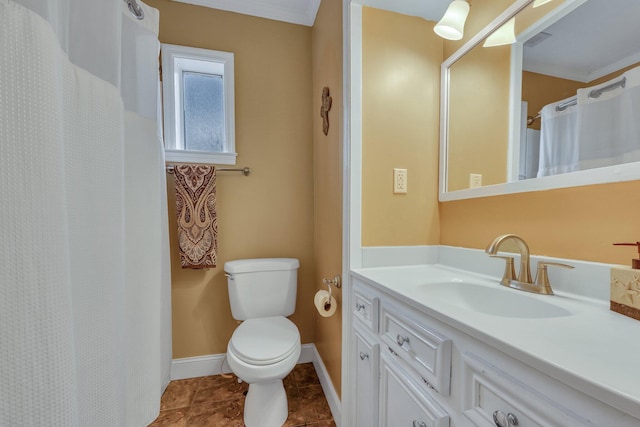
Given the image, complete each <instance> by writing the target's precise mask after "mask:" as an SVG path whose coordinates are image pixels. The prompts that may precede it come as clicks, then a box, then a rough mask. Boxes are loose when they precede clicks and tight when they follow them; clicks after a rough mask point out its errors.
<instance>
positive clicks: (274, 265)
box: [224, 258, 300, 274]
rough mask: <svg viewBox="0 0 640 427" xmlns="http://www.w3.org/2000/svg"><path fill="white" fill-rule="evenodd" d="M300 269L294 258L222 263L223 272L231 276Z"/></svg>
mask: <svg viewBox="0 0 640 427" xmlns="http://www.w3.org/2000/svg"><path fill="white" fill-rule="evenodd" d="M298 267H300V261H298V260H297V259H296V258H254V259H239V260H236V261H228V262H225V263H224V271H226V272H227V273H231V274H236V273H254V272H257V271H278V270H295V269H297V268H298Z"/></svg>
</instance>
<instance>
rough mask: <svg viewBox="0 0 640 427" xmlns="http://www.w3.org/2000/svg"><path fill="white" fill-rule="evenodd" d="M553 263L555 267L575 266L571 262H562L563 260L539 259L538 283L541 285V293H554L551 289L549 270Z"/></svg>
mask: <svg viewBox="0 0 640 427" xmlns="http://www.w3.org/2000/svg"><path fill="white" fill-rule="evenodd" d="M549 265H552V266H554V267H562V268H575V267H573V266H572V265H569V264H562V263H561V262H553V261H538V271H537V273H536V285H538V286H540V293H541V294H546V295H553V291H552V290H551V283H550V282H549V274H548V272H547V266H549Z"/></svg>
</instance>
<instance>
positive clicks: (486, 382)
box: [462, 353, 595, 427]
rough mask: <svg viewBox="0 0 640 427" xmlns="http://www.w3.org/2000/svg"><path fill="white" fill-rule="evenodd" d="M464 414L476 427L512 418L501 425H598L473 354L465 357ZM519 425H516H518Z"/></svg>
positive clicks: (489, 425) (576, 426) (528, 426)
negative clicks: (507, 417) (496, 420)
mask: <svg viewBox="0 0 640 427" xmlns="http://www.w3.org/2000/svg"><path fill="white" fill-rule="evenodd" d="M462 359H463V380H464V386H463V389H464V390H465V392H464V396H463V408H462V409H463V414H464V416H465V417H466V418H467V419H468V420H469V421H471V423H472V424H473V425H474V426H477V427H495V426H496V425H499V424H500V423H496V422H495V421H494V413H496V412H497V411H500V412H501V413H497V414H496V415H497V416H498V418H499V419H500V418H502V419H504V417H506V416H509V417H510V418H512V421H511V422H510V423H509V422H504V423H502V425H504V426H505V427H506V426H512V425H517V426H518V427H534V426H535V427H579V426H590V427H594V425H595V424H593V423H591V422H589V421H588V420H586V419H584V418H582V417H581V416H580V415H578V414H576V413H575V412H572V411H571V410H569V409H568V408H565V407H563V406H562V405H561V404H560V403H559V402H558V401H557V399H552V398H551V397H549V396H548V395H545V394H543V392H541V391H537V390H534V389H533V388H531V387H529V386H528V385H527V384H525V383H523V382H522V381H520V380H518V379H516V378H514V377H512V376H511V375H509V374H507V373H506V372H503V371H502V370H500V369H498V368H496V367H495V366H493V365H492V364H490V363H489V362H487V361H486V360H484V359H482V358H480V357H479V356H478V355H476V354H473V353H464V355H463V357H462ZM516 422H517V424H516Z"/></svg>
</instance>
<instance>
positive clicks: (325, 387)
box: [311, 344, 342, 427]
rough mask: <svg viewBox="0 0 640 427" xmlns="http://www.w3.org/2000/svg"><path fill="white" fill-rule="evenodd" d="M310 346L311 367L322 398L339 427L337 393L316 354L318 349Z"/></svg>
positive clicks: (339, 409) (340, 419)
mask: <svg viewBox="0 0 640 427" xmlns="http://www.w3.org/2000/svg"><path fill="white" fill-rule="evenodd" d="M311 346H312V350H313V367H314V368H315V370H316V373H317V374H318V378H319V379H320V385H321V386H322V391H323V392H324V396H325V397H326V398H327V403H328V404H329V409H331V415H332V416H333V420H334V422H335V423H336V427H340V425H341V422H342V403H341V402H340V398H339V397H338V393H336V389H335V387H334V386H333V382H331V377H330V376H329V372H328V371H327V368H326V366H324V362H323V361H322V358H321V357H320V353H318V349H317V348H316V346H315V345H314V344H311Z"/></svg>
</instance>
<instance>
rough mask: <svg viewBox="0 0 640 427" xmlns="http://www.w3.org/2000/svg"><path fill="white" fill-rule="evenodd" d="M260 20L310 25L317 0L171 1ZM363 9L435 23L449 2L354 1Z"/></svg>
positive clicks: (431, 0) (313, 19) (442, 0)
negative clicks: (400, 14) (389, 12)
mask: <svg viewBox="0 0 640 427" xmlns="http://www.w3.org/2000/svg"><path fill="white" fill-rule="evenodd" d="M173 1H179V2H181V3H189V4H195V5H198V6H205V7H211V8H213V9H221V10H227V11H229V12H236V13H242V14H244V15H252V16H258V17H260V18H267V19H275V20H276V21H284V22H290V23H292V24H300V25H307V26H312V25H313V22H314V21H315V19H316V13H318V7H319V6H320V0H173ZM356 1H358V2H359V3H362V4H364V5H366V6H370V7H375V8H378V9H384V10H389V11H392V12H398V13H402V14H404V15H411V16H419V17H422V18H424V19H427V20H430V21H438V20H440V18H441V17H442V15H444V11H445V10H446V9H447V6H449V3H451V0H356Z"/></svg>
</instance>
